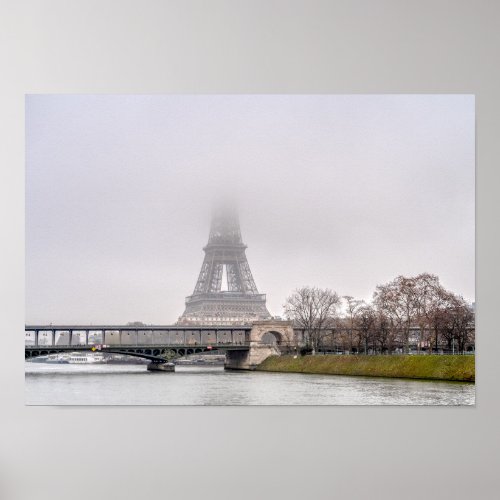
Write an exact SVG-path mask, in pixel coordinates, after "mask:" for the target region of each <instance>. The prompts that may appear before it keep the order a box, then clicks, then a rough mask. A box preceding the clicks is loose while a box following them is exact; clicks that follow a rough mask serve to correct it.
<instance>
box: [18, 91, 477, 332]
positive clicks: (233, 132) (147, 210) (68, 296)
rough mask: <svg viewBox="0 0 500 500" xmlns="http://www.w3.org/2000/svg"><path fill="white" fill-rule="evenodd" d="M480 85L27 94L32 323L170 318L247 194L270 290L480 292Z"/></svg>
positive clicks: (252, 235)
mask: <svg viewBox="0 0 500 500" xmlns="http://www.w3.org/2000/svg"><path fill="white" fill-rule="evenodd" d="M474 122H475V118H474V98H473V97H472V96H460V95H449V96H445V95H439V96H432V95H419V96H405V95H398V96H356V95H353V96H319V95H318V96H262V95H261V96H182V95H178V96H174V95H171V96H159V95H158V96H104V95H101V96H71V95H67V96H28V97H27V98H26V321H27V322H29V323H50V322H52V323H65V322H69V323H94V324H97V323H120V324H123V323H126V322H129V321H143V322H145V323H155V324H169V323H173V322H175V321H176V320H177V318H178V316H179V315H180V314H182V312H183V310H184V299H185V296H187V295H190V294H191V293H192V291H193V288H194V286H195V283H196V279H197V277H198V273H199V270H200V267H201V263H202V261H203V251H202V247H203V246H204V245H205V244H206V243H207V239H208V232H209V222H210V220H209V219H210V205H211V203H212V202H213V200H214V198H215V199H217V198H218V197H222V196H225V193H227V192H230V193H235V194H236V195H237V199H238V200H239V210H240V222H241V231H242V236H243V240H244V242H245V243H246V244H247V245H248V249H247V257H248V260H249V264H250V268H251V270H252V272H253V275H254V278H255V281H256V283H257V287H258V289H259V292H261V293H266V294H267V300H268V309H269V310H270V312H271V313H272V314H276V315H280V314H282V305H283V303H284V300H285V298H286V296H287V295H289V294H290V292H291V291H292V290H293V289H294V288H297V287H299V286H302V285H317V286H320V287H329V288H332V289H333V290H336V291H337V292H338V293H339V294H341V295H353V296H355V297H357V298H362V299H370V298H371V296H372V293H373V291H374V289H375V286H376V285H377V284H381V283H384V282H387V281H389V280H391V279H393V278H395V277H396V276H397V275H400V274H404V275H415V274H418V273H421V272H430V273H435V274H437V275H438V276H439V277H440V278H441V282H442V283H443V285H444V286H446V287H447V288H449V289H451V290H453V291H455V292H456V293H459V294H461V295H463V296H464V297H465V298H466V299H468V300H470V301H472V300H474V154H475V153H474V151H475V138H474Z"/></svg>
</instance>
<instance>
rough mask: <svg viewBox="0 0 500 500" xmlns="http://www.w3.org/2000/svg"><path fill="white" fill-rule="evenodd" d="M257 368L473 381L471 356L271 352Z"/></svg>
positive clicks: (472, 358) (280, 370) (473, 368)
mask: <svg viewBox="0 0 500 500" xmlns="http://www.w3.org/2000/svg"><path fill="white" fill-rule="evenodd" d="M257 370H261V371H270V372H289V373H318V374H328V375H362V376H369V377H394V378H415V379H429V380H454V381H462V382H474V381H475V356H437V355H435V356H408V355H407V356H401V355H400V356H353V355H351V356H346V355H324V356H323V355H321V356H303V357H298V358H296V359H294V358H293V356H271V357H270V358H267V359H266V360H265V361H264V362H263V363H262V364H260V365H259V366H258V367H257Z"/></svg>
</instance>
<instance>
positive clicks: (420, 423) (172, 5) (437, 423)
mask: <svg viewBox="0 0 500 500" xmlns="http://www.w3.org/2000/svg"><path fill="white" fill-rule="evenodd" d="M499 18H500V4H498V3H496V2H488V1H474V2H473V1H421V2H401V1H397V0H394V1H388V0H386V1H382V0H381V1H368V0H366V1H359V0H358V1H356V0H354V1H344V2H336V1H326V2H320V1H312V0H308V1H272V0H271V1H269V0H268V1H255V0H254V1H247V2H243V1H212V2H204V1H186V0H183V1H175V2H172V1H152V0H143V1H140V2H139V1H133V2H132V1H106V0H101V1H64V0H61V1H51V0H46V1H31V2H30V1H3V2H2V4H1V13H0V24H1V25H0V37H1V43H0V54H1V61H2V66H1V69H2V79H1V81H2V87H3V92H2V94H1V97H0V98H1V107H0V109H1V110H2V112H1V116H2V120H1V129H0V137H1V138H2V147H1V148H0V155H1V157H0V165H1V170H0V172H1V173H0V175H1V177H0V189H1V192H0V203H1V210H0V213H1V214H2V225H1V227H2V246H1V248H2V250H1V251H2V274H1V288H0V290H1V297H0V304H1V309H0V311H1V318H2V343H1V345H2V350H3V357H2V359H1V364H0V370H1V372H0V373H1V381H2V392H1V404H2V409H1V420H0V423H1V425H0V438H1V439H0V498H2V499H5V500H17V499H22V500H24V499H28V498H29V499H37V500H45V499H49V498H50V499H52V500H57V499H59V498H60V499H68V498H71V499H74V500H80V499H89V498H93V499H98V498H103V499H104V498H120V499H134V498H147V497H171V498H180V499H184V498H243V499H246V498H287V499H292V498H303V497H309V498H318V499H323V498H325V499H326V498H353V499H354V498H355V499H357V498H373V499H376V498H384V499H389V498H391V499H392V498H394V499H396V498H406V499H417V498H436V499H437V498H440V499H444V498H455V499H462V498H464V499H465V498H478V499H490V498H495V497H496V496H497V489H498V484H497V483H498V480H497V477H498V470H499V465H500V464H499V452H498V451H499V436H500V433H499V432H498V422H499V416H500V412H499V404H498V388H497V383H498V382H497V381H498V380H499V368H498V366H499V363H498V352H499V341H498V339H499V333H498V327H497V322H496V321H495V318H494V313H495V311H496V310H497V301H498V298H497V297H498V293H497V286H496V283H498V281H499V272H498V265H496V266H495V264H496V258H497V256H498V253H499V252H498V250H499V248H498V246H499V245H498V204H497V199H496V191H497V188H498V185H499V182H498V181H499V179H498V174H496V173H495V167H496V166H497V164H498V158H499V157H500V141H499V140H498V133H499V132H498V116H500V109H499V108H500V106H499V99H498V89H499V88H500V85H499V83H500V79H499V70H498V64H497V59H498V48H499V43H500V39H499V38H500V37H499V31H498V29H497V26H498V21H499ZM78 92H83V93H99V92H102V93H118V92H121V93H172V92H174V93H188V92H191V93H259V92H265V93H392V92H398V93H399V92H402V93H403V92H404V93H414V92H426V93H440V92H441V93H449V92H457V93H474V94H476V113H477V189H478V197H477V242H478V246H477V295H476V299H477V313H478V321H477V327H478V328H477V347H478V355H477V362H478V363H477V365H478V367H477V406H476V408H378V407H373V408H365V407H362V408H351V407H332V408H310V407H298V408H171V407H164V408H43V407H25V406H24V394H23V382H24V373H23V370H24V366H23V362H22V345H23V338H24V335H23V324H24V255H23V252H24V250H23V248H24V242H23V240H24V226H23V224H24V165H23V161H24V160H23V155H24V152H23V147H24V94H25V93H78Z"/></svg>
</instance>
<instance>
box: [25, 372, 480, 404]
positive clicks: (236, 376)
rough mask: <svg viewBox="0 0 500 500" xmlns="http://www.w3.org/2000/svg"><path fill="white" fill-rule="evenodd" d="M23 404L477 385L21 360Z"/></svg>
mask: <svg viewBox="0 0 500 500" xmlns="http://www.w3.org/2000/svg"><path fill="white" fill-rule="evenodd" d="M25 366H26V383H25V396H26V398H25V401H26V404H28V405H473V404H474V403H475V385H474V384H469V383H459V382H434V381H420V380H404V379H383V378H374V377H343V376H335V375H306V374H294V373H265V372H239V371H224V370H223V369H222V367H191V366H183V367H176V370H177V371H176V372H175V373H158V372H148V371H147V370H146V366H145V365H76V364H44V363H25Z"/></svg>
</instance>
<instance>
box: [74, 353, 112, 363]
mask: <svg viewBox="0 0 500 500" xmlns="http://www.w3.org/2000/svg"><path fill="white" fill-rule="evenodd" d="M106 361H107V360H106V358H105V357H104V355H103V354H102V353H90V352H72V353H71V354H70V355H69V357H68V363H70V364H77V365H85V364H94V363H106Z"/></svg>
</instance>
